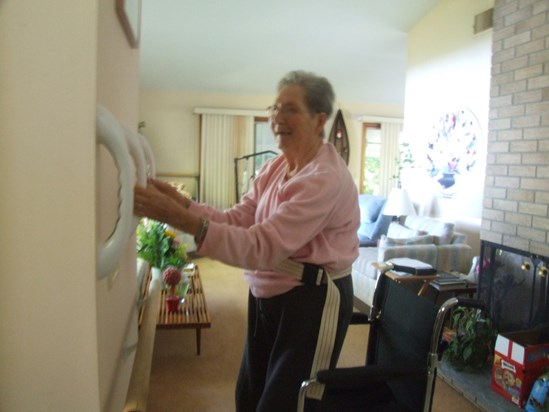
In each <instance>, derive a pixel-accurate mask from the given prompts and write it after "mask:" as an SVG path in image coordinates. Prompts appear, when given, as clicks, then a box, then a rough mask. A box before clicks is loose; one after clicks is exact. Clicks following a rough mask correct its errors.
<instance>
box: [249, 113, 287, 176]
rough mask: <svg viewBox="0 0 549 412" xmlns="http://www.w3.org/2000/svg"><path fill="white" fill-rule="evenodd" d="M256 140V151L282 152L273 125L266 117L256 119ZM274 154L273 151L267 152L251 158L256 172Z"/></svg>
mask: <svg viewBox="0 0 549 412" xmlns="http://www.w3.org/2000/svg"><path fill="white" fill-rule="evenodd" d="M254 140H255V142H254V153H261V152H266V151H272V152H275V153H280V150H279V149H278V145H277V144H276V141H275V137H274V135H273V131H272V130H271V126H270V124H269V122H268V120H267V119H266V118H263V117H261V118H260V117H256V118H255V119H254ZM273 156H274V154H272V153H266V154H262V155H259V156H255V157H253V159H250V160H253V162H254V167H253V170H254V174H255V173H257V172H258V171H259V169H261V166H263V164H264V163H265V162H266V161H267V160H269V159H271V158H272V157H273Z"/></svg>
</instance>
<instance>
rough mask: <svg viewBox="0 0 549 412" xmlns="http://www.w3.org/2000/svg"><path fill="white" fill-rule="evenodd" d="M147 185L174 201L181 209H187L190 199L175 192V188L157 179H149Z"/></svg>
mask: <svg viewBox="0 0 549 412" xmlns="http://www.w3.org/2000/svg"><path fill="white" fill-rule="evenodd" d="M148 184H149V185H152V186H154V187H155V188H156V189H158V190H159V191H160V192H162V193H164V194H165V195H167V196H169V197H170V198H172V199H173V200H175V201H176V202H177V203H179V204H181V205H182V206H183V207H185V208H188V207H189V205H190V203H191V201H190V199H188V198H186V197H185V196H183V195H182V194H181V193H179V192H178V191H177V189H176V188H175V187H173V186H172V185H170V184H169V183H166V182H164V181H162V180H157V179H149V180H148Z"/></svg>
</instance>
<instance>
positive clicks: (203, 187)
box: [200, 114, 254, 209]
mask: <svg viewBox="0 0 549 412" xmlns="http://www.w3.org/2000/svg"><path fill="white" fill-rule="evenodd" d="M201 116H202V128H201V134H200V201H201V202H204V203H207V204H209V205H211V206H214V207H217V208H219V209H227V208H229V207H231V206H232V205H234V204H235V202H236V199H235V197H236V195H235V183H234V182H235V179H234V159H235V157H239V156H242V155H244V154H247V153H251V152H252V151H253V142H254V131H253V129H254V127H253V125H254V118H253V116H233V115H225V114H202V115H201Z"/></svg>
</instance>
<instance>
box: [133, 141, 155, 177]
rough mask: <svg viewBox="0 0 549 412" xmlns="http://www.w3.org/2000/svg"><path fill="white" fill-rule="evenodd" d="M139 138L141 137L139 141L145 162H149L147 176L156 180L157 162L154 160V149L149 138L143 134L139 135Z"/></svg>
mask: <svg viewBox="0 0 549 412" xmlns="http://www.w3.org/2000/svg"><path fill="white" fill-rule="evenodd" d="M137 136H139V139H140V140H141V148H142V149H143V154H144V155H145V160H146V162H147V176H148V177H152V178H154V177H155V176H156V161H155V160H154V153H153V151H152V147H151V145H150V144H149V141H148V140H147V138H146V137H145V136H143V135H142V134H141V133H137Z"/></svg>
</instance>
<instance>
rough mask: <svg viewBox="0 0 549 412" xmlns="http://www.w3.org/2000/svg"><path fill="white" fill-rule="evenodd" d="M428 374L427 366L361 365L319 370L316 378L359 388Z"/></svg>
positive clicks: (327, 383) (336, 385)
mask: <svg viewBox="0 0 549 412" xmlns="http://www.w3.org/2000/svg"><path fill="white" fill-rule="evenodd" d="M426 375H427V366H425V365H410V366H402V365H396V366H386V365H383V366H380V365H371V366H359V367H351V368H337V369H330V370H322V371H318V373H317V375H316V379H317V381H318V382H320V383H324V384H326V385H329V386H331V387H334V388H357V387H361V386H366V385H368V384H371V383H373V382H386V381H391V380H403V379H404V380H405V379H413V378H421V377H425V376H426Z"/></svg>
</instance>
